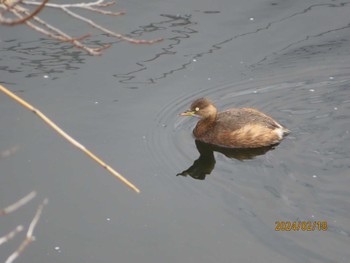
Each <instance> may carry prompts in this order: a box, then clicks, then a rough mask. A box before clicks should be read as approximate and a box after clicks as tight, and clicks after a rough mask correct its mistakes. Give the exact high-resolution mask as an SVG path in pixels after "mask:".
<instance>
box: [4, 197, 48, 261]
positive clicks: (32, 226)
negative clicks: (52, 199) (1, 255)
mask: <svg viewBox="0 0 350 263" xmlns="http://www.w3.org/2000/svg"><path fill="white" fill-rule="evenodd" d="M47 203H48V200H47V199H45V200H44V201H43V202H42V204H40V205H39V207H38V209H37V210H36V213H35V215H34V217H33V219H32V221H31V222H30V224H29V227H28V230H27V234H26V237H25V238H24V240H23V241H22V243H21V244H20V246H19V247H18V248H17V249H16V250H15V251H14V252H13V253H12V254H11V255H10V256H9V257H8V258H7V260H6V262H5V263H12V262H13V261H14V260H15V259H16V258H18V257H19V255H21V254H22V252H23V251H24V249H25V248H26V247H27V246H28V245H29V244H30V243H31V242H33V241H34V240H35V237H34V236H33V232H34V229H35V227H36V225H37V224H38V222H39V219H40V216H41V214H42V211H43V208H44V205H46V204H47Z"/></svg>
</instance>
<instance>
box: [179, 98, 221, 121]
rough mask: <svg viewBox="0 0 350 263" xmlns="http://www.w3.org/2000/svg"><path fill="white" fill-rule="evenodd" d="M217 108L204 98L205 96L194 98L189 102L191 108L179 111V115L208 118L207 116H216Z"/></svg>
mask: <svg viewBox="0 0 350 263" xmlns="http://www.w3.org/2000/svg"><path fill="white" fill-rule="evenodd" d="M216 113H217V109H216V107H215V106H214V104H213V103H212V102H211V101H210V100H208V99H206V98H200V99H197V100H195V101H194V102H193V103H192V104H191V108H190V109H189V110H187V111H185V112H183V113H181V114H180V115H181V116H198V117H200V118H202V119H205V118H209V117H216Z"/></svg>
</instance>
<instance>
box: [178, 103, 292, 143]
mask: <svg viewBox="0 0 350 263" xmlns="http://www.w3.org/2000/svg"><path fill="white" fill-rule="evenodd" d="M180 115H181V116H198V117H199V118H200V120H199V121H198V123H197V125H196V127H195V128H194V130H193V134H194V136H195V137H196V139H198V140H200V141H203V142H205V143H209V144H214V145H219V146H223V147H230V148H258V147H264V146H269V145H274V144H278V143H279V142H280V141H281V140H282V139H283V137H284V136H285V135H287V134H288V133H289V130H288V129H287V128H285V127H283V126H282V125H281V124H279V123H278V122H276V121H275V120H274V119H272V118H271V117H270V116H267V115H266V114H264V113H262V112H260V111H258V110H256V109H252V108H240V109H234V108H233V109H228V110H226V111H223V112H218V111H217V109H216V107H215V106H214V104H213V103H212V102H211V101H209V100H208V99H205V98H201V99H197V100H195V101H194V102H193V103H192V105H191V109H190V110H188V111H185V112H184V113H181V114H180Z"/></svg>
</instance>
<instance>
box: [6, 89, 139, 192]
mask: <svg viewBox="0 0 350 263" xmlns="http://www.w3.org/2000/svg"><path fill="white" fill-rule="evenodd" d="M0 91H2V92H4V93H5V94H6V95H8V96H9V97H10V98H12V99H14V100H15V101H16V102H18V103H19V104H21V105H22V106H23V107H25V108H27V109H28V110H30V111H31V112H33V113H34V114H36V115H37V116H38V117H39V118H40V119H42V120H43V121H44V122H45V123H46V124H47V125H49V126H50V127H51V128H53V129H54V130H55V131H56V132H57V133H58V134H59V135H61V136H62V137H63V138H65V139H66V140H67V141H68V142H70V143H71V144H72V145H74V146H75V147H77V148H78V149H79V150H81V151H82V152H84V153H85V154H86V155H88V156H89V157H90V158H91V159H93V160H94V161H95V162H97V163H98V164H99V165H101V166H102V167H103V168H105V169H106V170H107V171H108V172H110V173H111V174H112V175H113V176H115V177H116V178H118V179H119V180H120V181H122V182H123V183H124V184H126V185H127V186H128V187H130V188H131V189H133V190H134V191H135V192H137V193H139V192H140V190H139V189H138V188H137V187H136V186H135V185H133V184H132V183H131V182H129V181H128V180H127V179H126V178H125V177H124V176H122V175H121V174H120V173H118V172H117V171H116V170H114V169H113V168H112V167H111V166H109V165H107V164H106V163H105V162H104V161H102V160H101V159H100V158H99V157H97V156H96V155H95V154H93V153H92V152H91V151H89V150H88V149H87V148H86V147H85V146H84V145H82V144H81V143H79V142H78V141H76V140H75V139H74V138H73V137H71V136H70V135H69V134H67V133H66V132H65V131H64V130H62V129H61V128H60V127H58V126H57V124H55V123H54V122H53V121H52V120H50V119H49V118H48V117H46V115H44V114H43V113H42V112H41V111H39V110H38V109H36V108H34V107H33V106H32V105H30V104H29V103H28V102H26V101H25V100H23V99H21V98H20V97H18V96H17V95H16V94H14V93H12V92H11V91H9V90H8V89H6V88H5V87H3V86H1V85H0Z"/></svg>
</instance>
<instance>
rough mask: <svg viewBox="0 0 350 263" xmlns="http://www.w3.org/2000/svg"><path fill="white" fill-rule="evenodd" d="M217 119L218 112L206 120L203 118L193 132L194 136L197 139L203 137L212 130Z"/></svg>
mask: <svg viewBox="0 0 350 263" xmlns="http://www.w3.org/2000/svg"><path fill="white" fill-rule="evenodd" d="M216 118H217V112H216V111H215V112H213V114H210V115H208V116H207V117H205V118H201V119H200V120H199V121H198V123H197V125H196V127H195V128H194V130H193V134H194V136H195V137H196V138H200V137H202V136H203V135H204V134H205V133H206V132H207V131H209V130H211V128H212V127H213V126H214V125H215V121H216Z"/></svg>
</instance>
